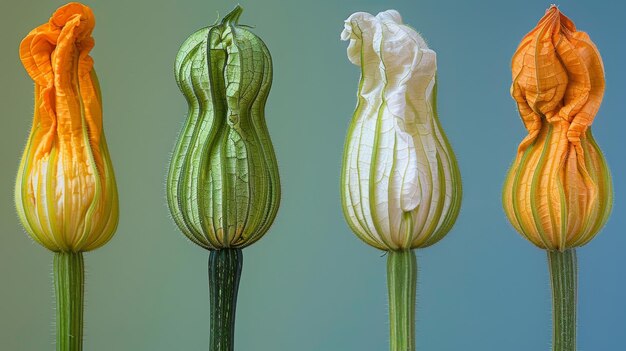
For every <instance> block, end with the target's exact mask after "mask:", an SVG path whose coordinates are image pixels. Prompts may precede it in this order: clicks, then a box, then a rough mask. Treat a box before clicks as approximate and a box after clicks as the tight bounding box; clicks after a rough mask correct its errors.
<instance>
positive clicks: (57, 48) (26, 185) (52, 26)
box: [15, 3, 118, 252]
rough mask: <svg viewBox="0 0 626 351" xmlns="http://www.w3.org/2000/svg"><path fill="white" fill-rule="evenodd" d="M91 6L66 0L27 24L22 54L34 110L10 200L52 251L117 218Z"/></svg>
mask: <svg viewBox="0 0 626 351" xmlns="http://www.w3.org/2000/svg"><path fill="white" fill-rule="evenodd" d="M94 25H95V19H94V16H93V13H92V12H91V9H89V7H87V6H84V5H81V4H78V3H70V4H67V5H65V6H63V7H61V8H59V9H58V10H57V11H56V12H55V13H54V14H53V15H52V17H51V18H50V21H49V22H48V23H46V24H43V25H41V26H39V27H37V28H35V29H34V30H33V31H31V32H30V33H29V34H28V35H27V36H26V38H24V40H23V41H22V43H21V45H20V58H21V60H22V64H23V65H24V68H26V71H27V72H28V74H29V75H30V77H31V78H32V79H33V80H34V82H35V114H34V120H33V125H32V130H31V133H30V136H29V138H28V143H27V145H26V150H25V151H24V155H23V156H22V161H21V163H20V167H19V171H18V175H17V181H16V187H15V204H16V207H17V211H18V214H19V217H20V220H21V222H22V224H23V225H24V227H25V228H26V231H27V232H28V233H29V234H30V236H31V237H32V238H33V239H34V240H35V241H37V242H38V243H40V244H41V245H43V246H45V247H46V248H48V249H49V250H52V251H62V252H81V251H89V250H93V249H96V248H98V247H100V246H102V245H104V244H105V243H106V242H107V241H109V239H111V237H112V236H113V233H114V232H115V229H116V227H117V223H118V198H117V186H116V184H115V176H114V174H113V167H112V165H111V159H110V157H109V152H108V150H107V145H106V141H105V138H104V131H103V128H102V98H101V96H100V87H99V85H98V79H97V77H96V73H95V71H94V70H93V60H92V58H91V57H90V56H89V52H90V51H91V49H92V48H93V46H94V40H93V38H92V37H91V32H92V30H93V28H94Z"/></svg>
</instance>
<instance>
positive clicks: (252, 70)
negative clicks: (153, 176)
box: [167, 7, 280, 249]
mask: <svg viewBox="0 0 626 351" xmlns="http://www.w3.org/2000/svg"><path fill="white" fill-rule="evenodd" d="M241 11H242V10H241V8H240V7H237V8H236V9H235V10H234V11H233V12H232V13H230V14H229V15H228V16H226V17H225V18H224V20H223V21H222V22H221V23H220V24H218V25H215V26H211V27H208V28H203V29H201V30H199V31H197V32H196V33H194V34H192V35H191V36H190V37H189V38H188V39H187V40H186V41H185V42H184V43H183V45H182V47H181V49H180V51H179V53H178V55H177V57H176V63H175V77H176V81H177V83H178V86H179V88H180V90H181V92H182V93H183V94H184V96H185V98H186V99H187V103H188V104H189V110H188V116H187V121H186V123H185V126H184V127H183V130H182V132H181V134H180V136H179V139H178V142H177V145H176V147H175V150H174V153H173V157H172V161H171V164H170V170H169V174H168V181H167V197H168V204H169V208H170V211H171V213H172V216H173V218H174V220H175V222H176V224H177V225H178V226H179V227H180V229H181V230H182V231H183V233H184V234H185V235H186V236H187V237H188V238H189V239H190V240H191V241H193V242H194V243H196V244H198V245H200V246H202V247H204V248H207V249H221V248H243V247H245V246H248V245H250V244H252V243H254V242H255V241H257V240H259V239H260V238H261V237H262V236H263V235H264V234H265V233H266V232H267V230H268V229H269V227H270V225H271V224H272V222H273V220H274V217H275V216H276V212H277V210H278V206H279V201H280V182H279V176H278V165H277V162H276V156H275V155H274V150H273V147H272V143H271V141H270V137H269V132H268V130H267V127H266V124H265V112H264V108H265V102H266V100H267V96H268V94H269V91H270V87H271V83H272V61H271V57H270V53H269V51H268V50H267V48H266V46H265V44H264V43H263V42H262V41H261V39H260V38H258V37H257V36H255V35H254V34H253V33H252V32H250V31H249V30H248V29H247V28H244V27H242V26H239V25H238V24H237V21H238V18H239V16H240V14H241Z"/></svg>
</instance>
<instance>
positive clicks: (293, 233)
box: [0, 0, 626, 351]
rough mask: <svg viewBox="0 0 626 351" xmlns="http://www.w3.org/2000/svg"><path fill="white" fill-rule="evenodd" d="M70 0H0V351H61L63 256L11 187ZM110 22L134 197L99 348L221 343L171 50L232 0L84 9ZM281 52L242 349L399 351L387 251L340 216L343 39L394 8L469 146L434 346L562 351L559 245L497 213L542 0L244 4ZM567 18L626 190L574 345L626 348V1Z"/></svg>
mask: <svg viewBox="0 0 626 351" xmlns="http://www.w3.org/2000/svg"><path fill="white" fill-rule="evenodd" d="M62 4H63V2H61V1H34V0H21V1H19V2H17V1H2V2H1V3H0V48H1V50H0V77H1V80H0V111H1V113H2V116H1V117H0V118H1V121H2V127H0V162H1V165H2V167H1V168H0V184H2V186H0V282H1V283H0V345H1V346H0V349H2V350H51V349H53V341H54V336H53V335H54V328H53V320H54V308H53V306H54V300H53V294H52V278H51V271H52V269H51V261H52V255H51V254H50V253H49V252H47V251H46V250H44V249H43V248H41V247H39V246H38V245H37V244H34V243H33V242H32V241H31V240H30V239H29V238H28V237H27V235H26V234H24V232H23V230H22V229H21V226H20V224H19V221H18V219H17V216H16V215H15V210H14V205H13V195H12V194H13V182H14V177H15V173H16V170H17V167H18V162H19V157H20V155H21V152H22V148H23V145H24V142H25V140H26V136H27V133H28V131H29V126H30V123H31V120H32V101H33V97H32V94H33V92H32V82H31V80H30V79H29V77H28V76H27V75H26V73H25V71H24V70H23V68H22V66H21V63H20V61H19V57H18V54H17V51H18V45H19V42H20V41H21V39H22V38H23V37H24V36H25V35H26V34H27V33H28V32H29V31H30V30H31V29H32V28H34V27H35V26H37V25H39V24H41V23H43V22H45V21H46V20H47V19H48V18H49V16H50V15H51V14H52V12H53V11H54V10H55V9H56V8H57V6H60V5H62ZM87 4H88V5H90V6H91V7H92V8H93V10H94V12H95V14H96V19H97V27H96V30H95V32H94V36H95V39H96V47H95V49H94V50H93V53H92V56H93V57H94V59H95V61H96V69H97V70H98V74H99V77H100V82H101V85H102V93H103V97H104V108H105V111H104V112H105V126H106V127H105V130H106V134H107V139H108V142H109V147H110V150H111V154H112V157H113V162H114V165H115V170H116V174H117V178H118V186H119V190H120V206H121V218H120V225H119V229H118V231H117V234H116V236H115V237H114V239H113V240H112V241H111V242H110V243H109V244H108V245H107V246H105V247H103V248H101V249H100V250H97V251H95V252H93V253H89V254H87V255H86V267H87V288H86V293H87V296H86V314H85V336H86V340H85V349H86V350H92V351H110V350H121V351H125V350H133V351H134V350H154V351H157V350H206V349H207V345H208V313H209V306H208V289H207V268H206V265H207V260H208V254H207V253H206V252H204V251H203V250H202V249H200V248H198V247H195V246H194V245H192V244H191V243H190V242H188V241H187V240H185V238H184V237H183V236H182V235H181V234H180V233H179V231H178V230H177V229H176V228H175V226H174V225H173V224H172V222H171V220H170V218H169V213H168V210H167V207H166V204H165V195H164V187H165V186H164V180H165V173H166V170H167V165H168V162H169V155H170V152H171V150H172V147H173V145H174V142H175V139H176V137H177V134H178V132H179V129H180V127H181V125H182V123H183V120H184V118H185V112H186V104H185V101H184V99H183V97H182V95H181V94H180V93H179V91H178V89H177V87H176V84H175V82H174V79H173V74H172V65H173V60H174V56H175V54H176V52H177V50H178V47H179V45H180V44H181V43H182V42H183V40H184V39H185V38H186V37H187V36H188V35H189V34H191V33H192V32H193V31H195V30H196V29H198V28H200V27H203V26H206V25H209V24H212V23H213V22H214V21H215V19H216V17H217V14H216V11H219V12H220V14H222V15H223V14H226V13H227V12H228V11H229V10H230V9H231V8H232V7H234V5H235V3H234V2H226V1H190V0H189V1H182V0H181V1H163V0H153V1H148V0H135V1H122V0H110V1H87ZM241 4H242V6H243V7H244V13H243V16H242V18H241V23H244V24H250V25H254V26H255V27H256V28H255V32H256V33H257V34H258V35H260V36H261V37H262V38H263V39H264V41H265V42H266V43H267V45H268V47H269V48H270V51H271V52H272V55H273V57H274V86H273V89H272V92H271V94H270V99H269V103H268V105H267V122H268V125H269V129H270V132H271V135H272V140H273V142H274V145H275V148H276V153H277V155H278V159H279V164H280V171H281V176H282V186H283V194H284V195H283V201H282V207H281V210H280V212H279V215H278V217H277V219H276V222H275V224H274V226H273V227H272V229H271V230H270V232H269V233H268V234H267V236H266V237H265V238H263V240H261V241H260V242H259V243H257V244H255V245H254V246H252V247H250V248H247V249H246V250H245V251H244V256H245V258H244V273H243V277H242V281H241V289H240V296H239V305H238V311H237V329H236V345H237V349H238V350H257V351H266V350H267V351H269V350H272V351H273V350H298V351H335V350H337V351H344V350H359V351H369V350H371V351H380V350H385V349H388V321H387V297H386V285H385V284H386V278H385V258H384V257H381V252H379V251H376V250H375V249H372V248H370V247H368V246H366V245H365V244H363V243H362V242H360V241H359V240H358V239H357V238H356V237H355V236H354V235H353V234H352V233H351V232H350V230H349V229H348V227H347V225H346V224H345V221H344V219H343V215H342V212H341V205H340V197H339V170H340V164H341V155H342V151H343V143H344V136H345V132H346V129H347V126H348V123H349V120H350V118H351V115H352V112H353V109H354V106H355V103H356V97H355V93H356V87H357V81H358V75H359V71H358V68H357V67H355V66H353V65H351V64H350V63H349V61H348V59H347V57H346V53H345V49H346V46H347V43H345V42H341V41H340V40H339V34H340V32H341V30H342V27H343V20H344V19H345V18H347V17H348V16H349V15H350V14H351V13H353V12H356V11H368V12H371V13H377V12H379V11H383V10H386V9H388V8H395V9H397V10H399V11H400V13H401V14H402V15H403V17H404V20H405V22H406V23H408V24H410V25H411V26H413V27H414V28H416V29H417V30H418V31H420V32H421V33H422V34H423V35H424V37H425V38H426V39H427V41H428V43H429V45H430V46H431V47H432V48H433V49H434V50H436V52H437V54H438V66H439V71H438V74H439V111H440V118H441V122H442V124H443V127H444V128H445V130H446V133H447V134H448V137H449V139H450V141H451V143H452V145H453V147H454V150H455V152H456V154H457V157H458V160H459V164H460V168H461V173H462V175H463V181H464V199H463V205H462V210H461V214H460V216H459V219H458V221H457V224H456V226H455V227H454V228H453V230H452V231H451V232H450V234H449V235H448V236H447V237H446V238H445V239H444V240H442V241H441V242H440V243H439V244H437V245H435V246H433V247H431V248H428V249H424V250H421V251H419V252H418V265H419V267H420V271H419V286H418V306H417V316H418V320H417V347H418V349H419V350H437V351H446V350H461V349H462V350H481V351H483V350H486V351H490V350H494V351H496V350H507V351H528V350H547V349H548V348H549V345H550V338H551V312H550V308H551V300H550V287H549V280H548V270H547V265H546V257H545V252H543V251H541V250H539V249H537V248H535V247H533V246H532V245H531V244H530V243H528V242H526V241H525V240H524V239H522V238H521V236H519V235H518V234H517V233H516V232H515V231H514V230H513V229H512V227H511V226H510V225H509V223H508V222H507V220H506V218H505V216H504V213H503V210H502V208H501V204H500V194H501V186H502V183H503V179H504V176H505V173H506V171H507V168H508V167H509V165H510V163H511V161H512V160H513V158H514V156H515V152H516V148H517V144H518V143H519V141H521V139H522V138H523V137H524V136H525V130H524V128H523V126H522V123H521V121H520V120H519V118H518V115H517V112H516V109H515V104H514V103H513V100H512V99H511V97H510V96H509V86H510V82H511V77H510V74H511V73H510V60H511V56H512V54H513V52H514V51H515V48H516V46H517V44H518V43H519V40H520V39H521V38H522V36H523V35H524V34H525V33H527V32H528V31H529V30H530V29H532V28H533V27H534V26H535V24H536V22H537V21H538V20H539V19H540V18H541V16H542V15H543V13H544V10H545V9H546V8H547V7H548V6H549V5H550V3H549V2H546V1H502V0H498V1H495V0H494V1H480V2H478V1H463V0H447V1H434V0H431V1H424V0H422V1H350V0H345V1H334V0H316V1H306V2H304V1H291V2H287V1H279V0H266V1H242V2H241ZM560 6H561V10H562V11H563V12H564V13H565V14H566V15H568V16H570V17H571V18H572V19H573V20H574V21H575V23H576V24H577V25H578V27H579V28H580V29H582V30H585V31H587V32H588V33H589V34H590V35H591V38H592V39H593V40H594V42H595V43H596V44H597V46H598V48H599V50H600V52H601V54H602V56H603V59H604V64H605V69H606V75H607V78H606V82H607V84H606V94H605V98H604V103H603V105H602V108H601V110H600V112H599V114H598V116H597V118H596V121H595V123H594V125H593V131H594V135H595V137H596V140H597V141H598V143H599V145H600V147H601V148H602V150H603V151H604V152H605V154H606V157H607V159H608V162H609V165H610V167H611V170H612V173H613V179H614V183H615V205H614V210H613V211H614V212H613V215H612V217H611V219H610V220H609V222H608V224H607V225H606V227H605V228H604V230H603V231H602V232H601V233H600V234H599V236H598V237H597V238H596V239H595V240H593V241H592V242H591V243H590V244H589V245H587V246H585V247H583V248H581V249H580V250H579V251H578V252H579V264H580V276H579V283H580V290H579V338H578V340H579V348H580V350H593V351H596V350H600V351H601V350H624V349H626V346H625V345H624V343H625V342H624V340H625V339H624V338H623V332H624V330H626V302H625V299H624V295H625V294H624V290H625V289H624V288H625V287H626V274H625V273H624V272H625V270H624V267H625V266H626V255H625V254H624V248H625V246H626V236H625V235H624V230H623V229H620V228H624V227H625V226H626V223H625V208H624V203H623V201H622V199H624V195H626V194H624V191H625V190H624V186H623V185H624V172H625V171H626V167H625V162H624V151H625V148H624V144H625V142H624V140H625V137H624V130H625V129H626V119H625V118H624V112H625V110H626V104H625V101H626V84H625V83H624V82H626V69H625V68H624V57H625V55H626V46H624V35H625V34H626V21H624V20H623V14H624V11H625V10H626V7H625V6H624V5H622V3H621V2H618V1H609V0H595V1H576V2H574V1H564V2H562V3H561V4H560Z"/></svg>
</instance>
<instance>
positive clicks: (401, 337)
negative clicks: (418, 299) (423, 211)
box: [387, 250, 417, 351]
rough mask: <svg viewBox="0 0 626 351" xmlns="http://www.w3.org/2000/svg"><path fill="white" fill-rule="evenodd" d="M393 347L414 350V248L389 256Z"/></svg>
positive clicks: (415, 266)
mask: <svg viewBox="0 0 626 351" xmlns="http://www.w3.org/2000/svg"><path fill="white" fill-rule="evenodd" d="M387 286H388V289H389V321H390V338H391V351H415V290H416V289H417V260H416V259H415V252H414V251H413V250H406V251H389V253H388V256H387Z"/></svg>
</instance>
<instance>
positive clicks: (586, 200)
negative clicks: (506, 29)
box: [503, 6, 612, 350]
mask: <svg viewBox="0 0 626 351" xmlns="http://www.w3.org/2000/svg"><path fill="white" fill-rule="evenodd" d="M512 73H513V74H512V77H513V84H512V86H511V95H512V96H513V98H514V99H515V101H516V103H517V108H518V110H519V115H520V117H521V119H522V122H523V123H524V126H525V127H526V129H527V130H528V135H527V136H526V137H525V138H524V140H522V142H521V143H520V145H519V148H518V152H517V157H516V159H515V161H514V163H513V165H512V166H511V168H510V170H509V172H508V175H507V178H506V182H505V185H504V190H503V206H504V210H505V212H506V215H507V217H508V219H509V221H510V222H511V223H512V224H513V226H514V227H515V229H516V230H517V231H518V232H520V233H521V234H522V235H523V236H524V237H526V238H527V239H528V240H529V241H530V242H532V243H533V244H535V245H536V246H538V247H540V248H543V249H546V250H548V252H549V254H548V256H549V259H550V267H551V272H552V276H553V289H554V294H555V305H554V306H555V318H554V319H555V335H554V345H555V346H554V347H555V350H574V349H575V341H576V340H575V315H576V313H575V312H576V311H575V304H576V299H575V289H576V256H575V251H574V250H573V249H574V248H576V247H579V246H582V245H585V244H586V243H588V242H589V241H590V240H591V239H593V238H594V236H595V235H596V234H597V233H598V231H599V230H600V229H601V228H602V227H603V226H604V224H605V223H606V221H607V219H608V217H609V214H610V212H611V205H612V185H611V176H610V173H609V169H608V166H607V164H606V161H605V159H604V156H603V155H602V152H601V151H600V148H599V147H598V145H597V144H596V142H595V141H594V139H593V136H592V134H591V124H592V123H593V120H594V118H595V116H596V113H597V112H598V109H599V108H600V103H601V102H602V96H603V94H604V67H603V64H602V58H601V57H600V53H599V52H598V49H597V48H596V46H595V45H594V43H593V42H592V41H591V39H590V37H589V35H587V33H585V32H581V31H579V30H577V29H576V26H575V25H574V22H572V20H570V19H569V18H567V17H566V16H565V15H564V14H562V13H561V12H560V11H559V9H558V8H557V7H556V6H551V7H550V8H549V9H548V10H547V11H546V14H545V16H544V17H543V18H542V19H541V20H540V21H539V23H538V24H537V26H536V27H535V28H534V29H533V30H532V31H530V32H529V33H528V34H527V35H526V36H525V37H524V38H523V39H522V41H521V43H520V45H519V46H518V48H517V51H516V52H515V54H514V55H513V60H512ZM564 276H565V277H566V279H564V280H563V279H561V280H559V277H564ZM564 281H566V282H569V283H571V284H570V285H568V286H567V287H563V286H560V285H559V284H560V283H559V282H561V283H563V282H564ZM560 290H567V291H565V292H564V291H560ZM565 293H569V295H567V296H564V294H565ZM572 294H573V295H572ZM563 301H569V302H568V304H569V306H565V307H564V306H563ZM559 313H561V314H559ZM561 318H565V320H566V321H569V322H563V323H561ZM560 328H562V330H560Z"/></svg>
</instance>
